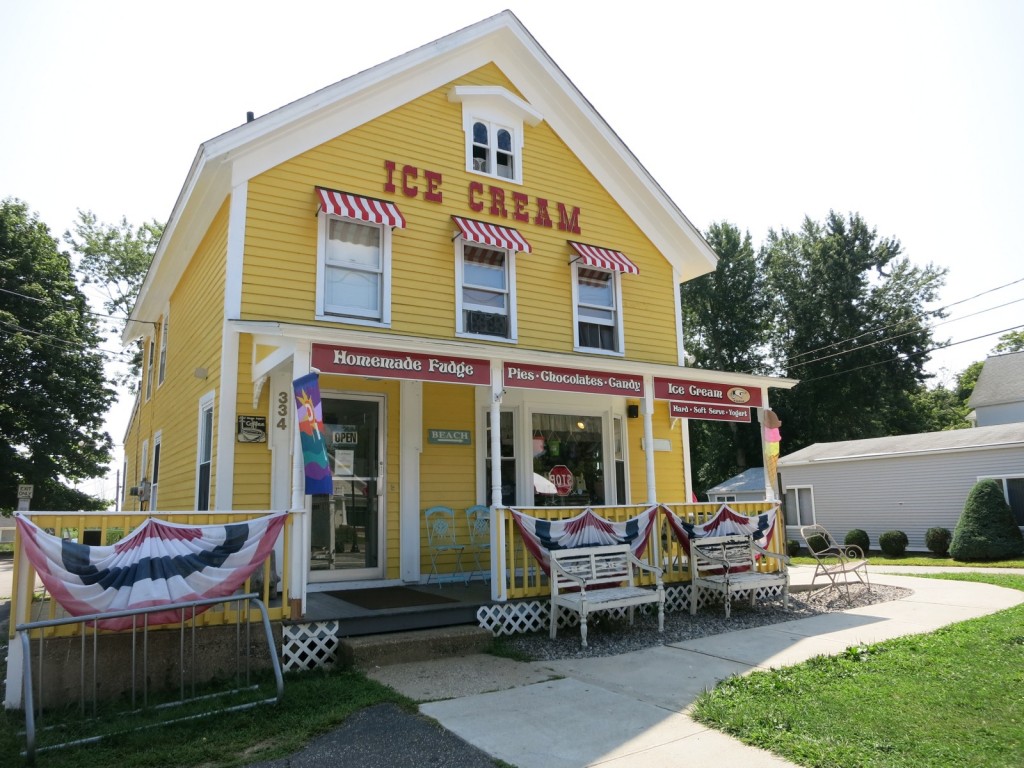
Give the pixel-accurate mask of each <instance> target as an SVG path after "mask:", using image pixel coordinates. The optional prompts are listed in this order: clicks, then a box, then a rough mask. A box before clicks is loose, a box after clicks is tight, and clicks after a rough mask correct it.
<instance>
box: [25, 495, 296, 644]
mask: <svg viewBox="0 0 1024 768" xmlns="http://www.w3.org/2000/svg"><path fill="white" fill-rule="evenodd" d="M287 517H288V513H287V512H277V513H274V514H271V515H266V516H264V517H258V518H255V519H253V520H246V521H243V522H239V523H225V524H217V525H184V524H180V523H172V522H168V521H166V520H157V519H156V518H150V519H148V520H146V522H144V523H143V524H142V525H140V526H139V527H138V528H136V529H135V530H134V531H132V532H131V533H129V534H128V535H127V536H125V537H124V538H123V539H121V540H120V541H119V542H117V543H116V544H114V545H112V546H89V545H86V544H79V543H77V542H73V541H67V540H64V539H61V538H60V537H58V536H54V535H52V534H49V533H47V532H46V531H44V530H43V529H41V528H40V527H39V526H37V525H36V524H35V523H33V522H32V521H31V520H29V519H28V518H27V517H24V516H23V515H18V516H17V525H18V534H19V536H20V538H21V542H22V546H23V548H24V552H25V554H26V556H27V557H28V559H29V562H31V563H32V566H33V567H34V568H35V569H36V572H37V573H38V574H39V578H40V579H41V580H42V582H43V585H44V586H45V587H46V589H47V590H48V591H49V593H50V594H51V595H52V596H53V598H54V599H55V600H56V601H57V602H58V603H60V604H61V606H63V608H64V609H65V610H66V611H67V612H68V613H69V614H70V615H72V616H85V615H88V614H93V613H112V612H114V611H124V610H133V609H137V608H150V607H153V606H160V605H168V606H171V605H174V604H175V603H182V602H187V601H190V600H203V599H206V598H214V597H227V596H229V595H232V594H234V593H235V591H236V590H237V589H238V588H239V587H241V586H242V585H243V584H244V583H245V580H246V579H248V578H249V577H250V576H251V575H252V574H253V572H254V571H255V570H256V569H257V568H258V567H259V566H260V565H261V564H262V563H263V561H264V560H266V559H267V557H268V556H269V555H270V552H271V550H272V549H273V546H274V542H275V541H276V540H277V538H278V536H279V535H280V533H281V530H282V528H283V527H284V523H285V520H286V519H287ZM202 610H205V609H202V608H197V609H196V613H200V612H201V611H202ZM189 615H191V611H190V612H189ZM180 620H181V611H180V609H176V608H171V609H169V610H167V611H160V612H156V613H152V614H150V615H149V617H148V619H147V621H148V623H149V624H150V625H153V624H172V623H175V622H178V621H180ZM132 621H133V619H132V617H131V616H127V617H118V618H115V619H107V620H101V621H100V622H99V625H100V627H101V628H103V629H113V630H117V629H127V628H129V627H131V626H132Z"/></svg>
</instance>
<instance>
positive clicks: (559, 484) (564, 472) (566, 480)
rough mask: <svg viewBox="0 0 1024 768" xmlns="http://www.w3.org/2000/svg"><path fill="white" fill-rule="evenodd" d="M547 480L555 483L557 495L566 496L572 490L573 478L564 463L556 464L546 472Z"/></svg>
mask: <svg viewBox="0 0 1024 768" xmlns="http://www.w3.org/2000/svg"><path fill="white" fill-rule="evenodd" d="M548 480H550V481H551V482H552V483H554V484H555V488H557V489H558V495H559V496H568V495H569V494H570V493H571V492H572V486H573V484H574V482H575V478H574V477H573V476H572V472H570V471H569V468H568V467H567V466H565V464H558V465H557V466H554V467H552V468H551V471H550V472H548Z"/></svg>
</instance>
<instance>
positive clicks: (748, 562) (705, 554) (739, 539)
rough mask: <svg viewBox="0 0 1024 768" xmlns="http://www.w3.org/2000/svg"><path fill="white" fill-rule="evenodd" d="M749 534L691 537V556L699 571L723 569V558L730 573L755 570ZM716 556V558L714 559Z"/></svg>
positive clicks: (719, 570)
mask: <svg viewBox="0 0 1024 768" xmlns="http://www.w3.org/2000/svg"><path fill="white" fill-rule="evenodd" d="M750 541H751V540H750V537H749V536H706V537H704V538H700V539H698V538H693V539H690V553H691V554H690V556H691V559H692V562H693V566H694V567H695V568H696V569H697V570H698V571H699V572H708V571H710V572H715V571H717V572H719V573H721V572H722V571H723V568H724V566H723V564H722V563H721V562H720V561H721V560H725V561H726V562H727V563H728V564H729V566H728V567H729V572H730V573H742V572H744V571H752V570H754V565H755V563H754V551H753V548H752V547H751V546H750ZM712 558H716V559H712Z"/></svg>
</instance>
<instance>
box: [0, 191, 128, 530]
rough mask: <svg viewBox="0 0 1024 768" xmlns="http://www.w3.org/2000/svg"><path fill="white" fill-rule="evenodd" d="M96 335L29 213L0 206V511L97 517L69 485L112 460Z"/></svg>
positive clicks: (57, 254)
mask: <svg viewBox="0 0 1024 768" xmlns="http://www.w3.org/2000/svg"><path fill="white" fill-rule="evenodd" d="M99 341H100V333H99V329H98V327H97V324H96V321H95V319H94V318H93V317H92V316H91V315H90V314H89V310H88V303H87V301H86V297H85V296H84V295H83V293H82V291H81V290H80V289H79V287H78V285H77V284H76V283H75V279H74V275H73V272H72V268H71V260H70V258H69V256H68V254H66V253H63V252H61V251H60V250H59V243H58V241H57V240H56V239H54V238H53V237H51V235H50V231H49V229H48V228H47V227H46V225H45V224H43V223H42V222H40V221H39V219H38V217H37V216H36V214H35V213H31V212H30V211H29V210H28V207H27V206H26V205H25V203H23V202H21V201H18V200H13V199H5V200H4V201H3V202H2V203H0V370H2V371H4V375H3V376H2V377H0V508H5V509H10V508H13V507H14V506H15V505H16V499H15V497H16V495H17V485H18V484H19V483H28V484H31V485H33V486H35V489H34V495H33V498H32V506H33V507H34V508H37V509H57V510H65V509H100V508H102V507H103V506H104V504H103V502H101V501H100V500H99V499H96V498H93V497H91V496H88V495H86V494H84V493H81V492H80V491H77V490H75V489H74V488H73V487H72V485H73V483H75V482H77V481H79V480H83V479H86V478H91V477H98V476H100V475H102V474H103V473H104V472H105V471H106V463H107V462H108V461H109V460H110V449H111V441H110V437H109V436H108V435H107V434H106V433H105V432H103V429H102V428H103V419H104V415H105V413H106V411H107V409H108V408H109V407H110V404H111V402H112V401H113V399H114V392H113V390H112V389H110V388H109V387H107V386H106V383H105V378H104V374H103V357H102V354H101V352H100V351H99V350H98V349H97V345H98V343H99Z"/></svg>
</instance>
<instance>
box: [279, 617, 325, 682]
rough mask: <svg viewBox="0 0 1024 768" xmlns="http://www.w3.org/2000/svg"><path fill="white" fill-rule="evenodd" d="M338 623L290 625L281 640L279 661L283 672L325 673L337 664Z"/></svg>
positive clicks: (323, 622)
mask: <svg viewBox="0 0 1024 768" xmlns="http://www.w3.org/2000/svg"><path fill="white" fill-rule="evenodd" d="M338 627H339V622H337V621H313V622H310V623H308V624H289V625H286V626H285V627H284V631H283V634H282V639H281V660H282V666H283V667H284V671H285V672H291V671H293V670H301V671H307V670H311V669H328V668H330V667H333V666H334V664H335V662H336V661H337V660H338Z"/></svg>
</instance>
